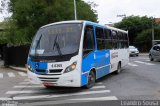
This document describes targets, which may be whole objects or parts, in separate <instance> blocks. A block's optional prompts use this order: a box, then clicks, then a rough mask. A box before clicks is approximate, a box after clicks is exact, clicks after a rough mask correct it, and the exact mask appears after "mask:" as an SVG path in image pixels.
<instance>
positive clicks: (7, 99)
mask: <svg viewBox="0 0 160 106" xmlns="http://www.w3.org/2000/svg"><path fill="white" fill-rule="evenodd" d="M0 100H2V101H3V100H4V101H6V100H12V98H7V97H5V98H0Z"/></svg>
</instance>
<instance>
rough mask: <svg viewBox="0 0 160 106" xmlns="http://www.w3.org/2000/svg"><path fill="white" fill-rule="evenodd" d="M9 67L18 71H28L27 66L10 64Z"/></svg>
mask: <svg viewBox="0 0 160 106" xmlns="http://www.w3.org/2000/svg"><path fill="white" fill-rule="evenodd" d="M9 68H11V69H13V70H16V71H21V72H25V73H27V68H22V67H14V66H9Z"/></svg>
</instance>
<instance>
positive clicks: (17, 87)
mask: <svg viewBox="0 0 160 106" xmlns="http://www.w3.org/2000/svg"><path fill="white" fill-rule="evenodd" d="M41 87H44V86H41V85H39V86H14V87H13V88H41Z"/></svg>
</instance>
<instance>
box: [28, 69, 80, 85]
mask: <svg viewBox="0 0 160 106" xmlns="http://www.w3.org/2000/svg"><path fill="white" fill-rule="evenodd" d="M27 73H28V78H29V79H30V82H31V83H33V84H43V85H46V86H63V87H81V81H80V79H81V78H80V74H79V73H78V71H77V70H75V71H72V72H69V73H65V74H61V75H38V74H35V73H33V72H31V71H29V70H28V71H27ZM52 79H53V80H52ZM42 80H43V81H42ZM52 81H53V82H52Z"/></svg>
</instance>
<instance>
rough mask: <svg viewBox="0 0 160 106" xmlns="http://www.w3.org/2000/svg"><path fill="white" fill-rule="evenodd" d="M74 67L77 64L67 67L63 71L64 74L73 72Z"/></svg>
mask: <svg viewBox="0 0 160 106" xmlns="http://www.w3.org/2000/svg"><path fill="white" fill-rule="evenodd" d="M76 65H77V62H74V63H72V64H71V65H70V66H68V67H67V68H66V69H65V71H64V73H67V72H70V71H73V70H75V69H76Z"/></svg>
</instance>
